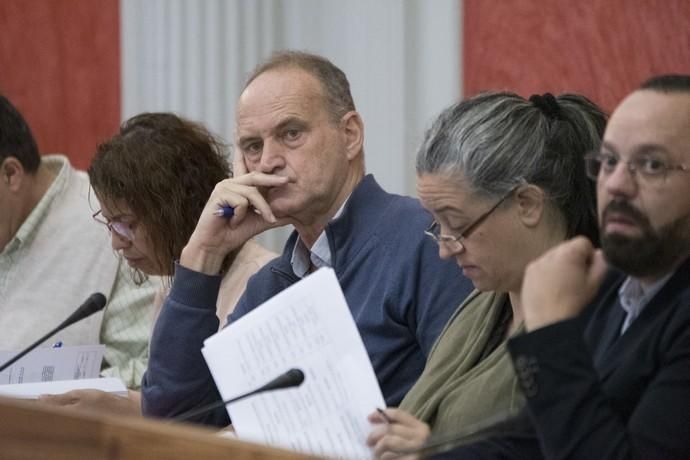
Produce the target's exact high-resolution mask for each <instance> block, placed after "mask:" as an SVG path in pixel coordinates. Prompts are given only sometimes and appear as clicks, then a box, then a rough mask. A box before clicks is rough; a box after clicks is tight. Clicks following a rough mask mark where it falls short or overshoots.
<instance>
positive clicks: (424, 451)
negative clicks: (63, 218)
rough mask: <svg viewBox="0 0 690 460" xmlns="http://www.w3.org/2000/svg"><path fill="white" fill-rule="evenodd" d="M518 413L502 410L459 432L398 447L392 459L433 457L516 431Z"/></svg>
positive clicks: (393, 452)
mask: <svg viewBox="0 0 690 460" xmlns="http://www.w3.org/2000/svg"><path fill="white" fill-rule="evenodd" d="M518 414H520V412H516V411H515V410H508V411H503V412H500V413H498V414H496V415H494V416H491V417H487V418H485V419H483V420H480V421H479V422H477V423H474V424H471V425H468V426H466V427H464V428H462V429H460V430H458V431H457V432H454V433H446V434H443V435H440V436H431V437H430V438H429V439H428V440H427V442H425V443H424V444H422V445H421V446H419V447H413V448H409V449H396V450H393V451H391V453H392V454H393V455H392V456H390V457H387V458H389V459H390V460H395V459H402V458H406V457H407V456H408V455H417V456H419V457H420V458H431V457H433V456H434V455H438V454H443V453H446V452H448V451H450V450H451V449H454V448H456V447H460V446H464V445H465V444H471V443H473V442H477V441H481V440H483V439H486V438H488V437H491V436H495V435H502V434H512V433H514V427H515V423H519V422H518V418H517V417H518Z"/></svg>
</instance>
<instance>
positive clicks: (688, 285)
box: [448, 260, 690, 460]
mask: <svg viewBox="0 0 690 460" xmlns="http://www.w3.org/2000/svg"><path fill="white" fill-rule="evenodd" d="M624 280H625V275H624V274H622V273H620V272H618V273H610V274H609V275H608V276H607V278H606V280H605V282H604V284H603V285H602V288H601V290H600V292H599V294H598V296H597V299H596V300H595V301H594V302H593V304H592V305H591V306H590V307H589V308H588V309H587V311H586V312H585V313H584V314H583V315H582V316H581V317H579V318H576V319H573V320H568V321H563V322H560V323H557V324H553V325H551V326H547V327H545V328H542V329H538V330H536V331H534V332H531V333H529V334H525V335H523V336H521V337H516V338H514V339H512V340H511V341H510V342H509V349H510V352H511V355H512V357H513V362H514V364H515V370H516V373H517V375H518V379H519V381H520V384H521V386H522V388H523V391H524V392H525V395H526V397H527V408H526V413H527V416H523V417H522V421H523V427H522V428H523V429H522V430H521V431H522V433H520V434H517V435H504V436H499V437H495V438H493V439H492V440H489V441H485V442H483V443H480V444H476V445H473V446H467V447H465V448H461V449H458V450H456V451H454V452H452V453H450V454H451V455H448V458H529V459H533V458H538V457H539V456H542V457H544V458H549V459H587V460H589V459H599V458H601V459H629V458H631V459H656V458H659V459H690V260H686V261H685V262H684V263H683V265H681V266H680V267H679V268H678V270H677V271H676V273H675V274H674V275H673V276H672V277H671V278H670V279H669V280H668V282H667V283H666V284H665V285H664V287H663V288H662V289H661V290H660V291H659V292H658V293H657V295H656V296H654V298H653V299H652V300H651V301H650V302H649V304H647V306H646V307H645V308H644V310H643V311H642V313H641V314H640V316H639V317H638V318H637V319H636V320H635V321H634V322H633V323H632V324H631V325H630V327H629V328H628V329H627V330H626V332H625V333H624V334H623V335H620V327H621V324H622V321H623V317H624V313H622V310H621V308H620V305H619V304H618V289H619V288H620V285H621V284H622V283H623V281H624ZM524 425H530V426H529V429H527V428H526V427H525V426H524ZM529 430H531V431H532V434H531V440H530V439H529V438H530V436H526V435H525V431H529ZM539 452H541V453H539Z"/></svg>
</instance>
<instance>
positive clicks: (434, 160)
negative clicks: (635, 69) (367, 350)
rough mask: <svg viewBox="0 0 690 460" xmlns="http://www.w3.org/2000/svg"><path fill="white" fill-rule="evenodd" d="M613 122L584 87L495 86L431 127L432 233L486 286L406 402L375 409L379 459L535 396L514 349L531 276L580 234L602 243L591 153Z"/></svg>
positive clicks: (423, 163) (424, 180)
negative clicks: (577, 91)
mask: <svg viewBox="0 0 690 460" xmlns="http://www.w3.org/2000/svg"><path fill="white" fill-rule="evenodd" d="M605 124H606V116H605V115H604V113H602V111H601V110H600V109H599V108H598V107H597V106H596V105H594V104H593V103H592V102H590V101H589V100H588V99H586V98H585V97H583V96H579V95H573V94H563V95H560V96H558V97H554V96H553V95H551V94H548V93H547V94H545V95H543V96H540V95H535V96H532V97H531V98H530V100H529V101H528V100H525V99H523V98H522V97H520V96H518V95H516V94H512V93H484V94H480V95H477V96H475V97H472V98H470V99H467V100H465V101H463V102H460V103H457V104H455V105H453V106H451V107H449V108H448V109H446V110H445V111H444V112H442V113H441V115H440V116H439V117H438V119H437V120H436V121H435V123H434V124H433V126H432V127H431V129H430V130H429V131H428V132H427V133H426V137H425V139H424V142H423V143H422V146H421V147H420V149H419V152H418V155H417V191H418V192H419V197H420V199H421V201H422V203H423V205H424V207H426V208H427V209H428V210H429V211H430V212H431V214H432V215H433V216H434V218H435V221H434V223H433V224H432V225H431V227H430V228H429V229H428V230H427V234H428V235H429V236H430V237H431V238H433V239H434V240H436V241H437V242H438V244H439V255H440V256H441V257H442V258H451V257H452V258H454V259H455V260H456V261H457V263H458V265H460V266H461V267H462V269H463V274H464V275H465V276H466V277H467V278H469V279H470V280H472V282H473V284H474V286H475V288H476V290H475V292H474V293H473V294H471V295H470V296H469V297H468V298H467V299H466V300H465V301H464V302H463V304H462V305H460V307H459V308H458V310H457V312H456V313H455V314H454V315H453V316H452V317H451V319H450V321H449V322H448V324H447V325H446V327H445V329H444V331H443V332H442V334H441V335H440V337H439V339H438V341H437V342H436V344H435V346H434V348H433V349H432V352H431V354H430V356H429V358H428V360H427V364H426V367H425V369H424V372H423V373H422V375H421V376H420V378H419V380H418V381H417V382H416V384H415V385H414V386H413V387H412V389H411V390H410V391H409V392H408V394H407V395H406V396H405V398H404V399H403V401H402V403H401V404H400V407H399V408H397V409H392V408H389V409H386V410H385V411H381V412H383V413H380V412H374V413H373V414H371V416H370V420H371V421H372V422H374V423H376V424H378V425H377V426H376V427H375V428H374V430H373V431H372V433H371V434H370V436H369V439H368V443H369V445H371V446H372V447H374V449H375V453H376V455H377V456H384V457H385V456H386V453H388V455H390V453H397V454H401V453H402V452H403V451H405V450H406V449H407V450H414V449H419V448H420V447H421V446H423V445H424V444H425V443H427V442H429V440H430V439H431V442H433V440H441V439H443V438H445V437H447V436H449V435H451V436H452V435H453V434H454V433H457V432H458V431H459V430H461V429H463V428H467V427H470V426H474V425H476V424H482V422H489V421H492V420H493V419H496V418H497V417H499V418H501V417H503V416H505V417H508V416H509V415H512V414H513V413H514V412H516V411H518V410H519V409H520V408H521V407H522V406H523V405H524V397H523V395H522V393H521V390H520V388H519V386H518V382H517V379H516V376H515V371H514V369H513V365H512V362H511V360H510V357H509V355H508V352H507V349H506V340H507V339H508V338H509V337H510V336H512V335H514V334H516V333H519V332H520V331H521V330H522V321H523V317H522V309H521V303H520V293H521V286H522V278H523V275H524V272H525V268H526V267H527V265H528V264H529V263H530V262H531V261H533V260H535V259H536V258H537V257H539V256H540V255H541V254H543V253H544V252H546V250H548V249H549V248H551V247H553V246H555V245H557V244H558V243H560V242H562V241H564V240H566V239H568V238H572V237H574V236H575V235H585V236H587V237H589V238H590V239H591V240H592V241H593V242H595V243H596V242H597V240H598V231H597V218H596V207H595V194H594V187H593V185H592V183H591V182H590V181H588V179H587V175H586V173H585V165H584V155H585V153H586V152H587V151H589V150H592V149H595V148H597V147H598V146H599V143H600V141H601V137H602V135H603V132H604V127H605ZM384 422H385V423H384ZM430 436H431V438H430Z"/></svg>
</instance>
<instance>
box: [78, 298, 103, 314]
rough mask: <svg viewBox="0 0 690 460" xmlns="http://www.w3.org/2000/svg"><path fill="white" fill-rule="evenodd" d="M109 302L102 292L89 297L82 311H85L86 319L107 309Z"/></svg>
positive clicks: (82, 306)
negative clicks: (106, 305)
mask: <svg viewBox="0 0 690 460" xmlns="http://www.w3.org/2000/svg"><path fill="white" fill-rule="evenodd" d="M106 302H107V300H106V298H105V296H104V295H103V294H101V293H100V292H94V293H93V294H91V295H90V296H89V298H88V299H86V302H84V303H83V304H82V305H81V307H80V309H83V311H84V318H86V317H87V316H91V315H93V314H94V313H96V312H97V311H101V310H103V308H105V304H106Z"/></svg>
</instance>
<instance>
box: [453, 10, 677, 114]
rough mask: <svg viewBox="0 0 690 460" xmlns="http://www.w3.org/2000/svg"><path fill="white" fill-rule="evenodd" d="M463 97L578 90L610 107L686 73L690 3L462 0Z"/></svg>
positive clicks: (525, 94)
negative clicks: (650, 83)
mask: <svg viewBox="0 0 690 460" xmlns="http://www.w3.org/2000/svg"><path fill="white" fill-rule="evenodd" d="M463 5H464V14H463V21H464V33H463V35H464V41H463V46H464V55H463V56H464V59H463V63H464V66H463V73H464V85H463V86H464V88H463V91H464V94H465V95H466V96H470V95H472V94H475V93H477V92H479V91H482V90H487V89H507V90H510V91H514V92H517V93H518V94H521V95H523V96H529V95H531V94H534V93H543V92H546V91H550V92H552V93H560V92H564V91H575V92H581V93H583V94H585V95H586V96H588V97H590V98H591V99H592V100H594V101H595V102H597V103H599V104H600V105H601V106H602V107H604V108H605V109H607V110H609V111H610V110H611V109H613V108H614V107H615V106H616V104H617V103H618V102H620V100H621V99H622V98H623V96H625V95H626V94H627V93H628V92H630V91H631V90H633V89H634V88H636V87H637V86H638V85H639V84H640V83H641V82H642V81H643V80H645V79H646V78H648V77H649V76H651V75H654V74H659V73H669V72H683V73H690V0H576V1H569V0H560V1H556V0H552V1H546V0H503V1H486V0H464V2H463Z"/></svg>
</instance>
